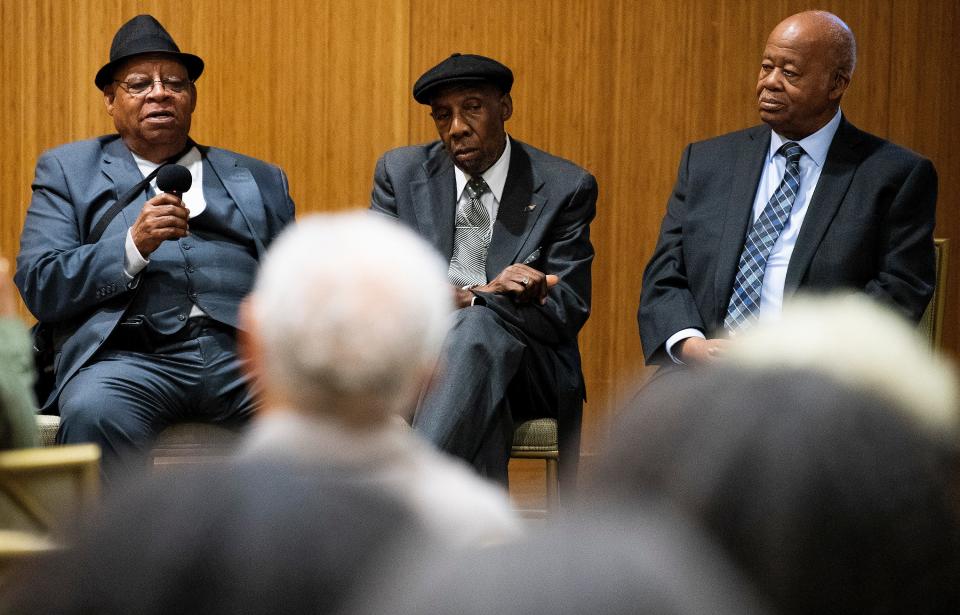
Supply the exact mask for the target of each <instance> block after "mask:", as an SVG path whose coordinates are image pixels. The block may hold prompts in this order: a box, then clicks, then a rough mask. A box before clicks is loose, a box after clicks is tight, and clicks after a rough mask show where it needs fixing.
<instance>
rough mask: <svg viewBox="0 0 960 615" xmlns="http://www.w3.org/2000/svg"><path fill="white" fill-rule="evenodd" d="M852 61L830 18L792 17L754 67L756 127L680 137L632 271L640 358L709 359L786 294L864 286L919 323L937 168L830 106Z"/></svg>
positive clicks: (848, 44)
mask: <svg viewBox="0 0 960 615" xmlns="http://www.w3.org/2000/svg"><path fill="white" fill-rule="evenodd" d="M855 64H856V43H855V41H854V37H853V33H852V32H851V31H850V29H849V28H848V27H847V25H846V24H845V23H843V21H841V20H840V19H839V18H838V17H837V16H836V15H832V14H830V13H827V12H823V11H808V12H804V13H799V14H797V15H793V16H792V17H789V18H787V19H786V20H784V21H783V22H781V23H780V24H779V25H778V26H777V27H776V28H774V30H773V32H772V33H771V34H770V37H769V38H768V40H767V45H766V48H765V50H764V54H763V59H762V61H761V64H760V75H759V78H758V81H757V104H758V108H759V112H760V119H761V120H763V121H764V123H765V124H766V125H764V126H757V127H754V128H750V129H747V130H743V131H740V132H735V133H731V134H728V135H724V136H721V137H717V138H715V139H710V140H708V141H702V142H700V143H693V144H691V145H689V146H687V149H686V150H685V151H684V154H683V158H682V160H681V162H680V170H679V174H678V177H677V182H676V186H675V187H674V190H673V195H672V197H671V198H670V201H669V203H668V205H667V214H666V216H665V218H664V220H663V225H662V227H661V230H660V239H659V242H658V244H657V247H656V250H655V251H654V254H653V257H652V258H651V259H650V262H649V264H648V265H647V268H646V271H645V273H644V278H643V294H642V297H641V300H640V310H639V313H638V320H639V324H640V338H641V341H642V343H643V350H644V358H645V360H646V362H647V363H648V364H667V365H669V364H671V363H673V362H675V363H686V364H695V363H704V362H710V361H712V360H714V359H716V358H718V357H720V356H722V354H723V348H724V344H725V343H726V342H727V340H726V339H724V338H725V337H726V336H728V335H732V334H735V333H736V331H737V330H739V329H740V328H741V327H744V326H749V325H750V324H751V323H752V322H755V321H756V320H765V319H772V318H776V317H777V316H778V314H779V313H780V307H781V305H782V303H783V302H784V301H785V300H789V297H790V295H792V294H793V293H794V292H795V291H797V290H798V289H799V290H803V291H807V292H823V291H833V290H849V291H853V292H863V293H866V294H867V295H868V296H870V297H872V298H874V299H876V300H878V301H880V302H882V303H885V304H887V305H890V306H893V307H894V308H896V309H898V310H899V311H900V312H901V313H903V314H904V315H905V316H906V317H907V318H910V319H913V320H919V319H920V317H921V315H922V314H923V311H924V308H925V307H926V305H927V302H928V301H929V300H930V296H931V294H932V292H933V284H934V275H935V271H934V248H933V227H934V223H935V213H936V200H937V175H936V171H935V170H934V168H933V165H932V164H931V163H930V161H929V160H926V159H925V158H922V157H920V156H918V155H917V154H915V153H913V152H911V151H908V150H906V149H904V148H902V147H899V146H897V145H894V144H892V143H890V142H888V141H885V140H883V139H880V138H879V137H875V136H873V135H870V134H867V133H865V132H863V131H860V130H858V129H857V128H855V127H854V126H853V125H852V124H850V122H848V121H847V119H846V117H844V115H843V114H842V113H841V112H840V100H841V98H842V97H843V94H844V92H845V91H846V89H847V86H848V85H849V84H850V79H851V77H852V75H853V69H854V66H855Z"/></svg>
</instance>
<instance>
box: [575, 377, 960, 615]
mask: <svg viewBox="0 0 960 615" xmlns="http://www.w3.org/2000/svg"><path fill="white" fill-rule="evenodd" d="M862 388H863V387H856V388H852V387H850V386H848V385H846V384H845V383H841V382H840V381H839V380H838V379H835V378H832V377H830V376H827V375H825V374H821V373H816V372H813V371H811V370H808V369H798V368H794V367H787V366H783V365H775V366H773V367H755V368H749V369H745V368H742V367H741V368H735V367H730V366H727V367H720V368H714V369H710V370H704V371H699V372H698V371H688V372H684V373H681V374H679V375H677V376H675V377H663V378H659V379H656V380H655V381H654V382H652V383H651V384H650V385H649V386H648V387H647V388H646V389H645V390H644V391H643V392H641V394H640V395H639V396H638V397H637V398H636V399H635V400H634V402H633V403H632V405H631V406H630V407H629V408H628V409H627V411H626V412H625V413H624V415H623V416H622V421H621V423H620V424H619V425H618V426H617V427H616V428H615V429H614V430H613V433H614V434H616V436H615V438H614V442H613V443H612V445H611V450H610V454H609V456H608V457H607V459H606V460H605V462H604V465H603V468H602V469H601V470H600V471H599V472H598V476H597V480H596V489H597V493H595V494H594V495H593V498H594V500H599V501H605V502H606V503H607V504H608V505H609V504H611V503H612V504H616V505H626V506H629V505H631V503H633V502H638V501H640V499H641V498H650V497H660V498H663V499H664V500H665V501H667V502H669V503H670V504H671V505H672V506H674V507H675V508H676V509H677V510H678V511H679V513H680V514H684V515H686V516H688V517H690V518H692V519H694V520H695V521H696V522H698V523H699V524H700V525H701V526H702V527H703V528H705V530H706V531H707V533H709V534H710V535H712V536H713V537H714V539H716V540H717V541H718V542H719V543H720V544H721V545H722V546H723V547H724V548H725V550H726V552H727V553H728V555H729V556H730V557H731V558H732V560H733V561H734V562H735V563H736V564H737V565H738V566H739V568H740V569H741V570H742V571H743V572H745V573H746V574H747V575H748V576H749V577H750V578H752V579H753V581H754V582H755V585H756V587H757V589H758V590H759V591H760V593H761V597H762V598H765V599H767V600H768V601H769V603H770V605H771V606H772V607H773V608H774V610H776V611H778V612H780V613H787V614H791V613H797V614H799V613H827V612H833V613H940V612H956V608H957V607H958V601H957V594H958V588H960V577H958V565H957V559H958V555H960V541H958V516H957V514H958V506H957V503H958V501H957V490H956V487H957V481H956V470H957V450H956V441H955V439H954V438H953V437H952V435H953V434H952V433H951V434H950V436H951V437H943V436H944V435H945V434H942V433H941V434H937V433H934V432H933V431H931V430H930V429H929V428H928V427H929V425H928V424H927V423H926V422H924V421H921V420H919V419H918V418H917V417H916V415H915V414H913V413H912V412H907V411H905V410H904V408H903V407H902V406H899V405H898V403H897V399H896V398H894V397H893V396H891V395H887V394H885V392H884V390H882V389H878V390H877V391H876V392H875V393H871V392H868V391H866V390H861V389H862Z"/></svg>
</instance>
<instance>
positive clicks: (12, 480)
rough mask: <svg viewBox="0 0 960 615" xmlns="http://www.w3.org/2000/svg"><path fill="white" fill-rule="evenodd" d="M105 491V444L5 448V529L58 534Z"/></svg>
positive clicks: (1, 518) (1, 507)
mask: <svg viewBox="0 0 960 615" xmlns="http://www.w3.org/2000/svg"><path fill="white" fill-rule="evenodd" d="M99 492H100V448H99V447H98V446H97V445H95V444H77V445H71V446H54V447H42V448H28V449H19V450H12V451H5V452H2V453H0V528H2V529H4V530H11V531H22V532H32V533H34V534H37V535H58V534H60V532H61V531H63V530H65V529H67V528H68V527H70V526H71V525H72V524H73V523H75V522H76V521H77V520H78V517H79V513H80V512H82V510H83V509H84V507H85V506H87V505H89V504H91V503H93V501H94V500H95V499H96V497H97V496H98V495H99Z"/></svg>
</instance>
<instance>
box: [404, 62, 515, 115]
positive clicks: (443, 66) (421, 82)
mask: <svg viewBox="0 0 960 615" xmlns="http://www.w3.org/2000/svg"><path fill="white" fill-rule="evenodd" d="M481 81H485V82H487V83H492V84H493V85H495V86H497V87H498V88H500V90H501V91H502V92H503V93H504V94H508V93H509V92H510V88H511V87H512V86H513V72H511V71H510V69H509V68H507V67H506V66H504V65H503V64H501V63H499V62H497V61H496V60H493V59H491V58H487V57H484V56H478V55H473V54H469V53H455V54H453V55H452V56H450V57H449V58H447V59H446V60H444V61H443V62H441V63H439V64H437V65H436V66H434V67H433V68H431V69H430V70H428V71H427V72H425V73H423V75H421V76H420V78H419V79H417V82H416V83H414V84H413V99H414V100H416V101H417V102H418V103H421V104H424V105H429V104H430V97H431V96H432V95H433V93H434V92H435V91H436V89H437V88H438V87H440V86H446V85H452V84H455V83H470V82H481Z"/></svg>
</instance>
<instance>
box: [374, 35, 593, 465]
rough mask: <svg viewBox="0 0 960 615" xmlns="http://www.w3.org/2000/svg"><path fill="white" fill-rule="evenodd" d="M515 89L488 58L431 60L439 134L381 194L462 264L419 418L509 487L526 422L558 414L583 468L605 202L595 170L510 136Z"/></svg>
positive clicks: (452, 270) (402, 152)
mask: <svg viewBox="0 0 960 615" xmlns="http://www.w3.org/2000/svg"><path fill="white" fill-rule="evenodd" d="M512 85H513V73H512V72H511V71H510V69H508V68H507V67H506V66H504V65H502V64H500V63H499V62H497V61H495V60H492V59H490V58H486V57H483V56H477V55H461V54H454V55H453V56H451V57H450V58H447V59H446V60H444V61H443V62H441V63H440V64H438V65H437V66H435V67H433V68H431V69H430V70H428V71H427V72H426V73H425V74H424V75H423V76H421V77H420V79H418V80H417V82H416V84H414V87H413V96H414V98H415V99H416V100H417V102H420V103H422V104H424V105H429V106H430V110H431V117H432V118H433V120H434V123H435V124H436V127H437V131H438V133H439V135H440V140H439V141H434V142H432V143H428V144H426V145H417V146H412V147H402V148H398V149H395V150H392V151H389V152H387V153H386V154H384V156H383V157H382V158H381V159H380V160H379V162H378V163H377V168H376V172H375V175H374V186H373V194H372V197H371V209H373V210H374V211H377V212H380V213H383V214H386V215H388V216H391V217H393V218H396V219H398V220H399V221H400V222H402V223H403V224H406V225H407V226H409V227H411V228H412V229H414V230H415V231H416V232H417V233H419V234H420V235H421V236H423V237H424V238H425V239H427V240H428V241H429V242H430V243H431V244H432V245H433V246H434V247H435V248H436V249H437V250H438V251H439V252H440V254H441V256H442V257H443V258H444V260H445V262H448V263H449V272H448V278H449V280H450V283H451V293H452V294H453V295H454V298H455V302H456V306H457V308H458V310H457V313H456V316H455V323H454V325H453V329H452V331H451V333H450V334H449V336H448V337H447V340H446V343H445V347H444V351H443V355H442V367H441V372H440V374H439V375H438V377H437V378H436V380H435V381H434V383H433V386H432V387H431V388H430V390H429V391H428V392H427V393H426V395H425V397H424V399H422V400H421V403H420V405H419V407H418V409H417V412H416V414H415V416H414V419H413V425H414V428H416V429H418V430H420V431H421V432H422V433H423V434H424V435H425V436H426V437H427V438H428V439H429V440H430V441H432V442H434V443H435V444H436V445H437V446H438V447H440V448H441V449H443V450H446V451H448V452H450V453H452V454H454V455H456V456H458V457H461V458H463V459H466V460H467V461H469V462H471V463H473V464H474V466H475V467H476V468H477V469H478V470H479V471H480V472H481V473H483V474H485V475H487V476H490V477H492V478H494V479H496V480H499V481H502V482H504V483H505V482H506V480H507V461H508V459H509V453H510V445H511V442H512V437H513V422H514V420H519V419H526V418H530V417H541V416H556V417H557V418H558V421H559V425H560V436H561V443H560V445H561V448H563V449H565V450H566V451H567V453H568V454H567V455H566V456H565V463H566V462H567V461H569V462H570V463H566V466H567V469H568V470H569V469H572V468H573V467H574V466H575V459H576V455H577V453H578V450H577V449H578V446H579V443H578V436H579V428H580V411H581V404H582V400H583V397H584V392H585V391H584V384H583V375H582V372H581V368H580V351H579V348H578V346H577V333H578V332H579V331H580V328H581V327H582V326H583V324H584V322H585V321H586V319H587V316H588V315H589V313H590V265H591V263H592V261H593V247H592V245H591V244H590V226H589V225H590V221H591V220H592V219H593V216H594V213H595V210H596V199H597V183H596V180H595V179H594V178H593V176H592V175H590V174H589V173H588V172H587V171H585V170H583V169H581V168H580V167H578V166H576V165H574V164H572V163H570V162H568V161H566V160H562V159H560V158H557V157H555V156H551V155H550V154H547V153H546V152H543V151H541V150H538V149H536V148H533V147H531V146H529V145H526V144H524V143H521V142H520V141H517V140H516V139H512V138H510V137H508V136H507V134H506V131H505V130H504V122H506V121H507V120H508V119H510V116H511V114H512V113H513V101H512V99H511V97H510V88H511V86H512Z"/></svg>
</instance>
